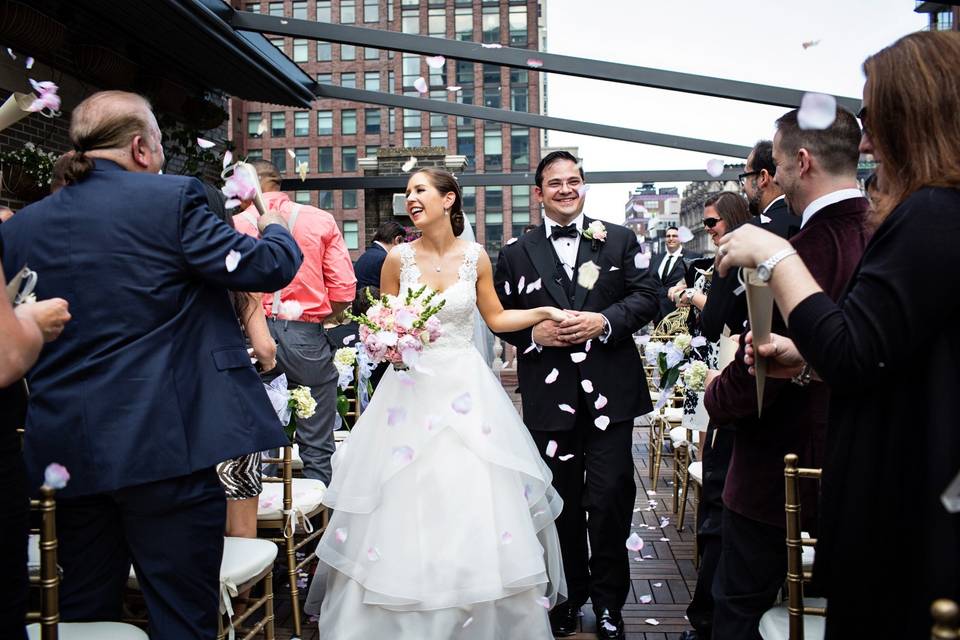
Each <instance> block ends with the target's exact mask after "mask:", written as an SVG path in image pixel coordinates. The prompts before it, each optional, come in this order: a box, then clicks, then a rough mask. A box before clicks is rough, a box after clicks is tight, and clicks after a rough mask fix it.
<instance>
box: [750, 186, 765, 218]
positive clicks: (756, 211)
mask: <svg viewBox="0 0 960 640" xmlns="http://www.w3.org/2000/svg"><path fill="white" fill-rule="evenodd" d="M747 207H748V208H749V209H750V215H752V216H753V217H754V218H756V217H757V216H759V215H760V214H761V213H763V211H761V210H760V190H759V189H757V190H756V191H755V192H754V194H753V197H752V198H750V199H749V200H747Z"/></svg>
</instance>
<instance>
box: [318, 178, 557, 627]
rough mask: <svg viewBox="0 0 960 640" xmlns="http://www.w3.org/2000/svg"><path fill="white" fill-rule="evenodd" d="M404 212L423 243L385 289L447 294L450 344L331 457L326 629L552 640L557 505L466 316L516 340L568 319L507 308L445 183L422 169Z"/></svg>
mask: <svg viewBox="0 0 960 640" xmlns="http://www.w3.org/2000/svg"><path fill="white" fill-rule="evenodd" d="M406 205H407V212H408V213H409V214H410V217H411V219H412V220H413V223H414V224H415V225H416V226H417V228H418V229H420V230H421V231H422V237H421V238H420V239H419V240H416V241H414V242H411V243H409V244H402V245H399V246H398V247H396V248H394V249H393V250H392V251H391V252H390V254H389V255H388V256H387V259H386V261H385V262H384V265H383V271H382V275H381V291H382V292H383V293H386V294H398V293H404V292H406V291H407V290H408V289H416V288H419V287H420V286H422V285H426V286H427V287H429V288H430V289H433V290H436V291H438V292H439V293H440V294H441V295H442V297H443V299H444V300H446V302H445V305H444V307H443V309H442V310H441V311H440V313H439V318H440V320H441V322H442V323H443V331H444V334H443V336H442V337H441V338H440V339H439V340H438V341H437V342H436V343H433V344H431V345H430V346H428V347H426V348H425V349H424V351H423V353H422V355H421V358H420V361H419V364H418V365H417V367H416V368H415V369H412V370H410V371H408V372H396V371H393V370H389V371H388V372H387V374H386V375H385V376H384V377H383V380H382V381H381V383H380V385H379V386H378V387H377V392H376V394H375V395H374V396H373V399H372V401H371V403H370V405H369V406H368V407H367V409H366V411H365V412H364V413H363V415H362V416H361V418H360V420H359V421H358V422H357V425H356V426H355V427H354V429H353V431H352V432H351V434H350V438H349V440H348V442H347V443H345V444H344V446H342V447H341V448H340V450H338V451H337V453H336V455H335V456H334V458H333V465H334V472H333V480H332V482H331V484H330V487H329V489H328V490H327V494H326V497H325V498H324V503H325V504H326V505H327V506H328V507H330V508H331V509H333V516H332V517H331V519H330V523H329V525H328V527H327V530H326V532H325V533H324V536H323V538H322V539H321V540H320V543H319V545H318V547H317V555H318V557H319V558H320V561H321V562H322V563H325V564H326V565H328V566H329V573H328V579H327V589H326V596H325V597H324V600H323V606H322V609H321V613H320V623H319V624H320V630H321V633H322V635H323V637H324V638H326V639H327V640H351V639H354V638H356V639H361V638H362V639H363V640H371V639H375V638H409V639H411V640H412V639H416V640H420V639H425V640H429V639H445V638H454V637H456V638H463V639H465V640H501V639H508V638H517V639H520V638H523V639H525V640H526V639H528V638H543V639H544V640H546V639H549V638H552V637H553V636H552V634H551V632H550V623H549V620H548V617H547V611H548V609H549V608H550V607H552V606H553V605H555V604H556V603H557V601H558V599H559V600H562V599H563V598H564V596H565V584H564V580H563V570H562V565H561V560H560V547H559V543H558V540H557V533H556V528H555V526H554V519H555V518H556V517H557V516H558V515H559V513H560V509H561V507H562V502H561V500H560V497H559V496H558V495H557V494H556V492H555V491H554V490H553V487H552V486H551V484H550V482H551V479H552V475H551V473H550V471H549V470H548V468H547V466H546V465H545V464H544V463H543V461H542V460H541V458H540V455H539V453H538V451H537V448H536V445H535V444H534V442H533V440H532V439H531V437H530V435H529V433H528V431H527V429H526V427H525V426H524V425H523V423H522V421H521V420H520V417H519V416H518V415H517V412H516V410H515V409H514V406H513V403H512V402H511V400H510V399H509V398H508V397H507V395H506V394H505V393H504V391H503V388H502V387H501V386H500V383H499V381H498V380H497V378H496V377H495V376H494V375H493V373H492V372H491V371H490V369H489V368H488V367H487V365H486V363H485V362H484V360H483V359H482V357H481V356H480V354H479V353H478V352H477V350H476V349H475V348H474V345H473V340H472V339H473V334H474V323H473V318H474V311H475V309H479V311H480V314H481V315H482V316H483V319H484V321H485V322H486V323H487V325H489V326H490V328H491V329H493V330H494V331H517V330H520V329H523V328H526V327H530V326H532V325H534V324H536V323H537V322H539V321H541V320H544V319H553V320H557V321H561V320H563V319H564V318H565V317H566V314H565V313H564V312H563V311H561V310H559V309H555V308H551V307H541V308H538V309H530V310H507V311H505V310H504V309H503V307H502V306H501V305H500V301H499V299H498V298H497V295H496V293H495V292H494V289H493V273H492V268H491V265H490V259H489V258H488V257H487V255H486V253H485V252H484V251H483V248H482V247H480V246H479V245H478V244H476V243H471V242H467V241H464V240H461V239H458V238H457V235H459V234H460V233H461V232H462V231H463V227H464V217H463V211H462V210H461V195H460V188H459V186H458V185H457V182H456V180H455V179H454V178H453V176H452V175H451V174H449V173H447V172H445V171H442V170H440V169H435V168H425V169H421V170H419V171H417V172H416V173H414V174H413V175H412V176H411V177H410V180H409V182H408V184H407V201H406ZM323 570H324V569H323V568H322V569H320V570H318V572H317V575H318V576H320V575H321V574H322V572H323Z"/></svg>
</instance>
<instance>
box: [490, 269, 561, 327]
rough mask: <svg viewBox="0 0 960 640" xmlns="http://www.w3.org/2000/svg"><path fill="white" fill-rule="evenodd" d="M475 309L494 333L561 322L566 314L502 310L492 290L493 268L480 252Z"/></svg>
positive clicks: (539, 309) (551, 310)
mask: <svg viewBox="0 0 960 640" xmlns="http://www.w3.org/2000/svg"><path fill="white" fill-rule="evenodd" d="M477 308H478V309H480V315H481V316H483V321H484V322H486V323H487V326H488V327H490V330H491V331H493V332H494V333H505V332H509V331H520V330H521V329H526V328H527V327H532V326H533V325H535V324H537V323H538V322H540V321H541V320H555V321H557V322H562V321H563V320H565V319H566V318H567V313H566V312H565V311H562V310H561V309H557V308H556V307H537V308H535V309H504V308H503V305H502V304H500V298H498V297H497V292H496V291H494V289H493V267H491V266H490V258H489V257H488V256H487V254H486V252H483V251H481V252H480V257H479V258H478V260H477Z"/></svg>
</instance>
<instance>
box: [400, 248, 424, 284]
mask: <svg viewBox="0 0 960 640" xmlns="http://www.w3.org/2000/svg"><path fill="white" fill-rule="evenodd" d="M399 250H400V291H401V292H402V291H406V290H407V289H416V288H417V287H418V286H419V283H420V267H418V266H417V260H416V252H415V251H414V250H413V247H411V246H410V245H409V244H401V245H400V249H399Z"/></svg>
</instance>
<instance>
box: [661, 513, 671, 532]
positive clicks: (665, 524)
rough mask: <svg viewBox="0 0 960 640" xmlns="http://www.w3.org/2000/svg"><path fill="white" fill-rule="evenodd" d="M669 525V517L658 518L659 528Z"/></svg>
mask: <svg viewBox="0 0 960 640" xmlns="http://www.w3.org/2000/svg"><path fill="white" fill-rule="evenodd" d="M669 526H670V518H667V517H666V516H664V517H662V518H660V528H661V529H665V528H666V527H669Z"/></svg>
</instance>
